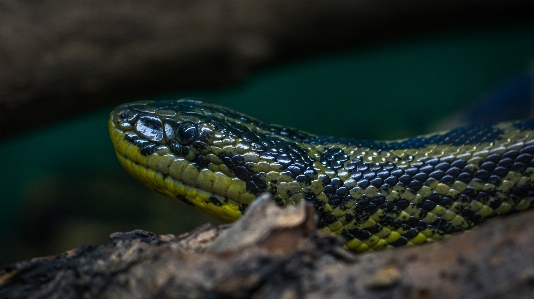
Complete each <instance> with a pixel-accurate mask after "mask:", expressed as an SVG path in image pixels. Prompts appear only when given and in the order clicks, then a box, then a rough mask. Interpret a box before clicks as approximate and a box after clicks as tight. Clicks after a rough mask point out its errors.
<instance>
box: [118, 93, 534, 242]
mask: <svg viewBox="0 0 534 299" xmlns="http://www.w3.org/2000/svg"><path fill="white" fill-rule="evenodd" d="M533 128H534V120H524V121H517V122H510V123H499V124H494V125H481V126H468V127H462V128H457V129H453V130H450V131H447V132H442V133H435V134H430V135H426V136H418V137H414V138H409V139H403V140H395V141H368V140H355V139H340V138H334V137H323V136H316V135H312V134H308V133H305V132H302V131H298V130H295V129H292V128H287V127H282V126H279V125H272V124H268V123H265V122H262V121H260V120H258V119H255V118H252V117H250V116H247V115H245V114H242V113H239V112H236V111H234V110H231V109H228V108H225V107H221V106H217V105H214V104H209V103H204V102H202V101H199V100H194V99H185V100H175V101H161V102H150V101H147V102H134V103H129V104H124V105H121V106H119V107H117V108H116V109H115V110H114V111H113V112H112V113H111V117H110V120H109V130H110V134H111V139H112V142H113V145H114V147H115V151H116V153H117V156H118V159H119V161H120V163H121V164H122V166H123V167H124V168H125V169H126V170H127V171H128V172H129V173H130V174H131V175H132V176H134V177H135V178H137V179H138V180H140V181H141V182H143V183H144V184H145V185H147V186H149V187H150V188H152V189H154V190H156V191H158V192H160V193H162V194H165V195H168V196H170V197H173V198H177V199H179V200H181V201H183V202H184V203H186V204H188V205H192V206H194V207H196V208H198V209H200V210H202V211H204V212H207V213H209V214H211V215H213V216H215V217H216V218H219V219H221V220H222V221H225V222H231V221H234V220H236V219H238V218H239V217H240V216H241V215H242V214H243V212H244V211H245V210H246V208H247V206H248V205H249V204H250V203H251V202H252V201H253V200H254V198H255V197H256V196H257V195H258V194H260V193H262V192H270V193H271V194H272V195H273V199H274V201H275V202H276V203H277V204H278V205H280V206H284V205H287V204H296V203H298V202H300V201H302V200H305V201H308V202H311V203H313V205H314V206H315V209H316V212H317V214H318V218H319V221H318V229H322V230H326V231H331V232H333V233H335V234H338V235H341V236H342V237H343V238H344V239H345V247H346V248H347V249H349V250H351V251H354V252H363V251H368V250H378V249H384V248H393V247H399V246H411V245H415V244H421V243H424V242H429V241H433V240H440V239H443V238H444V237H446V236H449V235H450V234H451V233H453V232H457V231H463V230H466V229H469V228H471V227H473V226H475V225H477V224H479V223H480V222H482V221H484V220H485V219H487V218H490V217H493V216H497V215H503V214H507V213H509V212H513V211H521V210H525V209H527V208H529V207H531V206H532V205H533V204H532V203H533V200H534V133H533Z"/></svg>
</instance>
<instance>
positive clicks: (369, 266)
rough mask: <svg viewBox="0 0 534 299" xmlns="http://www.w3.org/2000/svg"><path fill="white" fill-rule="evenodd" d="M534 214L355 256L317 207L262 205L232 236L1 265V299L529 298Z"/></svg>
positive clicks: (202, 234) (122, 238) (123, 245)
mask: <svg viewBox="0 0 534 299" xmlns="http://www.w3.org/2000/svg"><path fill="white" fill-rule="evenodd" d="M533 212H534V211H529V212H524V213H522V214H515V215H513V216H510V217H506V218H501V219H495V220H491V221H489V222H488V223H487V224H485V225H482V226H481V227H480V228H478V229H476V230H473V231H471V232H468V233H464V234H459V235H455V236H453V237H451V238H449V239H448V240H446V241H442V242H436V243H433V244H427V245H421V246H417V247H414V248H405V249H395V250H386V251H381V252H370V253H367V254H361V255H352V254H350V253H348V252H346V251H345V250H344V249H342V247H341V242H340V240H339V239H336V238H335V237H333V236H331V235H329V234H324V233H317V232H316V230H315V229H314V226H315V219H314V211H313V208H312V207H310V206H308V205H304V204H301V205H298V206H295V207H290V208H287V209H283V210H282V209H279V208H278V207H276V206H275V205H274V204H272V202H271V200H270V199H269V198H268V196H267V197H264V198H262V199H261V200H258V201H257V202H256V204H254V205H252V206H251V207H250V209H249V211H248V212H247V213H246V215H245V216H244V218H243V219H242V220H240V221H239V222H237V223H236V224H234V225H231V226H221V227H218V228H216V227H213V226H211V225H204V226H201V227H199V228H197V229H195V230H194V231H192V232H190V233H188V234H185V235H181V236H173V235H165V236H156V235H154V234H152V233H149V232H146V231H142V230H138V231H133V232H128V233H114V234H112V235H111V239H112V242H111V243H109V244H106V245H102V246H99V247H79V248H77V249H74V250H71V251H68V252H66V253H63V254H58V255H55V256H49V257H44V258H36V259H33V260H31V261H26V262H20V263H16V264H13V265H8V266H5V267H4V268H3V270H1V271H2V272H0V298H303V297H306V298H328V297H331V298H373V299H376V298H532V294H534V254H533V249H532V248H533V245H534V222H532V221H531V219H532V217H533V216H534V213H533Z"/></svg>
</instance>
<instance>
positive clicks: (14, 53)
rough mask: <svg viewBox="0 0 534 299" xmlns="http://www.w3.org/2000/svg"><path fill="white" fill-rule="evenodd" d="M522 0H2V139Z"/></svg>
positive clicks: (451, 24) (494, 20) (515, 8)
mask: <svg viewBox="0 0 534 299" xmlns="http://www.w3.org/2000/svg"><path fill="white" fill-rule="evenodd" d="M533 8H534V4H533V2H532V1H530V0H435V1H426V0H408V1H394V0H359V1H335V2H331V1H289V2H288V1H248V0H235V1H159V0H158V1H141V0H135V1H128V2H126V3H120V2H116V1H65V0H52V1H30V0H22V1H3V2H2V3H0V137H2V136H7V135H12V134H16V133H18V132H21V131H23V130H27V129H29V128H32V127H36V126H38V125H41V124H44V123H48V122H50V121H54V120H58V119H61V118H65V117H68V116H74V115H76V114H79V113H81V112H84V111H87V110H91V109H96V108H98V107H102V106H104V105H110V104H112V103H119V102H121V101H124V100H125V99H132V98H135V97H142V96H146V95H153V94H161V93H164V92H167V91H170V90H180V89H191V88H200V87H216V86H222V85H226V84H229V83H231V82H236V81H238V80H241V79H242V78H244V77H245V76H246V75H247V74H249V73H250V72H251V71H253V70H255V69H257V68H258V67H261V66H265V65H266V64H267V63H273V62H276V61H281V60H287V59H290V58H292V57H296V56H303V55H310V54H314V53H319V52H322V51H327V50H331V49H340V48H346V47H349V46H355V45H362V44H366V43H370V42H376V41H380V40H385V39H391V38H393V37H402V36H407V35H413V34H418V33H421V32H427V33H428V32H435V31H437V30H442V29H446V30H454V29H458V28H465V27H471V28H472V27H476V26H489V25H502V24H516V23H518V22H519V23H521V22H530V23H531V22H532V18H531V13H530V12H531V11H532V9H533Z"/></svg>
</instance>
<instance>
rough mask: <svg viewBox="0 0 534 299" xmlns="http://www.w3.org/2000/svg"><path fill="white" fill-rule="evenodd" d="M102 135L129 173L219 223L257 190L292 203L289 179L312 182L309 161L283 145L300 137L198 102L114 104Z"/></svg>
mask: <svg viewBox="0 0 534 299" xmlns="http://www.w3.org/2000/svg"><path fill="white" fill-rule="evenodd" d="M109 130H110V134H111V138H112V141H113V144H114V147H115V151H116V153H117V156H118V158H119V161H120V163H121V164H122V166H123V167H124V168H125V169H126V170H127V171H128V172H129V173H130V174H131V175H132V176H134V177H135V178H137V179H138V180H140V181H141V182H143V183H144V184H145V185H147V186H149V187H150V188H152V189H154V190H156V191H158V192H160V193H162V194H165V195H168V196H171V197H174V198H177V199H179V200H181V201H183V202H185V203H187V204H189V205H193V206H195V207H196V208H198V209H200V210H202V211H205V212H207V213H209V214H211V215H213V216H215V217H216V218H219V219H221V220H222V221H226V222H230V221H234V220H236V219H237V218H239V217H240V216H241V214H242V213H243V211H244V210H245V208H246V207H247V206H248V205H249V204H250V203H251V202H252V200H253V199H254V198H255V197H256V196H257V195H258V194H260V193H262V192H271V193H273V194H274V199H275V201H276V202H277V203H278V204H280V205H285V204H286V203H287V202H290V203H296V202H298V201H300V200H301V199H302V198H303V194H302V192H301V191H300V190H302V187H301V186H300V183H297V182H296V181H295V178H296V177H297V176H298V175H301V177H303V176H304V173H305V172H306V174H307V175H308V178H305V179H306V180H308V181H310V180H311V179H313V178H317V172H316V170H315V168H314V161H315V159H314V158H312V157H310V156H309V155H308V153H307V152H306V151H304V150H302V149H301V148H300V147H299V146H297V145H296V144H295V143H294V142H293V141H289V140H288V136H290V135H291V138H292V140H294V139H295V138H305V137H306V134H305V133H301V132H298V131H296V130H293V129H289V128H284V127H281V126H276V125H269V124H266V123H263V122H261V121H259V120H257V119H254V118H252V117H249V116H247V115H245V114H242V113H239V112H236V111H234V110H231V109H228V108H224V107H221V106H217V105H213V104H209V103H204V102H202V101H199V100H194V99H186V100H178V101H161V102H134V103H130V104H125V105H121V106H119V107H117V108H116V109H115V110H114V111H113V112H112V113H111V117H110V120H109ZM295 163H296V164H295ZM290 164H291V165H290ZM310 176H311V177H310ZM280 183H283V184H282V185H281V186H282V187H280ZM288 183H289V185H288ZM292 190H295V191H294V192H293V191H292ZM282 193H283V194H282ZM279 194H281V195H279Z"/></svg>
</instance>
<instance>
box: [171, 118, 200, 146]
mask: <svg viewBox="0 0 534 299" xmlns="http://www.w3.org/2000/svg"><path fill="white" fill-rule="evenodd" d="M176 134H177V135H178V136H177V139H178V141H179V142H180V143H181V144H182V145H190V144H191V143H193V141H195V139H196V138H197V137H198V129H197V126H196V125H195V124H194V123H192V122H190V121H184V122H183V123H181V124H180V127H179V128H178V131H177V132H176Z"/></svg>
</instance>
